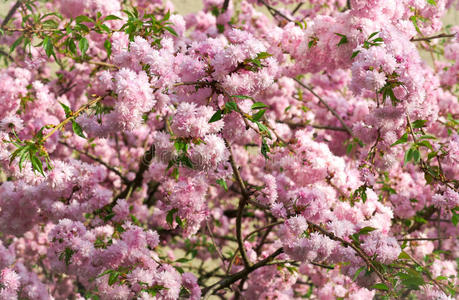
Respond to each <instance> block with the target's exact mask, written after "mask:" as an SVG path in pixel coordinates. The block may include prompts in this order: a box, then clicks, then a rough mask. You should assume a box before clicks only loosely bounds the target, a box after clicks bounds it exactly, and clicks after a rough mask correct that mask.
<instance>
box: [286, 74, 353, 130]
mask: <svg viewBox="0 0 459 300" xmlns="http://www.w3.org/2000/svg"><path fill="white" fill-rule="evenodd" d="M293 80H295V81H296V82H297V83H298V84H299V85H301V86H302V87H303V88H305V89H307V90H308V91H309V92H310V93H311V94H313V95H314V96H315V97H316V98H317V99H318V100H319V102H320V103H322V104H323V105H324V106H325V107H326V108H327V110H328V111H329V112H331V113H332V115H333V116H335V118H337V119H338V121H339V122H340V123H341V125H342V126H343V128H344V130H346V132H347V133H349V135H350V136H352V137H354V138H355V136H354V134H353V133H352V130H351V129H350V128H349V127H348V126H347V125H346V123H345V122H344V121H343V119H342V118H341V117H340V116H339V115H338V113H337V112H336V111H335V110H334V109H333V108H332V107H331V106H330V105H328V103H327V102H326V101H325V100H324V99H322V97H320V96H319V95H318V94H317V93H316V92H314V90H313V89H312V88H310V87H309V86H307V85H306V84H304V83H303V82H301V81H300V80H298V79H296V78H293Z"/></svg>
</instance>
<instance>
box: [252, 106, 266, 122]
mask: <svg viewBox="0 0 459 300" xmlns="http://www.w3.org/2000/svg"><path fill="white" fill-rule="evenodd" d="M265 112H266V109H261V110H259V111H257V112H256V113H254V114H253V115H252V121H253V122H257V121H259V120H260V119H261V118H262V117H263V115H264V114H265Z"/></svg>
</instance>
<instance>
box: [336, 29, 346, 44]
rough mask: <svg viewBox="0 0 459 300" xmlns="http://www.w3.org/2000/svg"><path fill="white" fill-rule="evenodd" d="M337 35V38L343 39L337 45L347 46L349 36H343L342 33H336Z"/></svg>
mask: <svg viewBox="0 0 459 300" xmlns="http://www.w3.org/2000/svg"><path fill="white" fill-rule="evenodd" d="M335 34H336V35H337V36H340V37H341V39H340V40H339V43H338V44H337V46H338V47H339V46H341V45H343V44H347V42H348V40H347V36H345V35H344V34H341V33H336V32H335Z"/></svg>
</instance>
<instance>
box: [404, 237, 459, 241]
mask: <svg viewBox="0 0 459 300" xmlns="http://www.w3.org/2000/svg"><path fill="white" fill-rule="evenodd" d="M450 238H451V237H436V238H408V239H398V240H397V241H399V242H411V241H440V240H448V239H450Z"/></svg>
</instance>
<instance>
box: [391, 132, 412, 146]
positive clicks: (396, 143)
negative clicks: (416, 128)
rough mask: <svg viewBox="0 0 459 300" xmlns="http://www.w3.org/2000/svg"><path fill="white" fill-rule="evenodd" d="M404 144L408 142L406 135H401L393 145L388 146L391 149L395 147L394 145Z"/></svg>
mask: <svg viewBox="0 0 459 300" xmlns="http://www.w3.org/2000/svg"><path fill="white" fill-rule="evenodd" d="M406 142H408V133H405V134H404V135H402V136H401V137H400V138H399V139H398V140H397V141H396V142H395V143H393V144H392V145H390V146H391V147H393V146H396V145H399V144H403V143H406Z"/></svg>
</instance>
